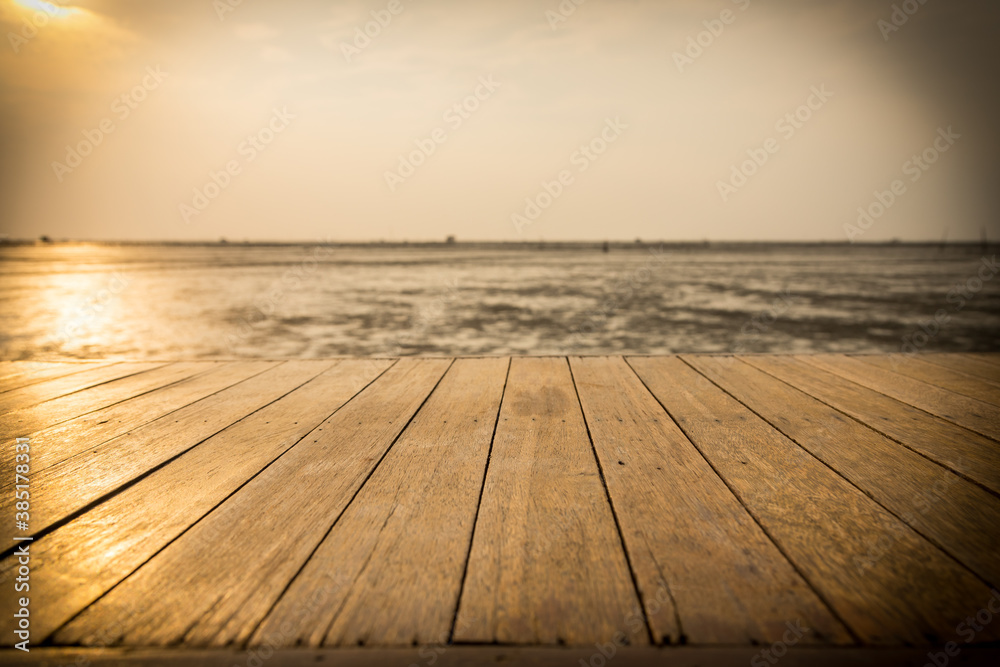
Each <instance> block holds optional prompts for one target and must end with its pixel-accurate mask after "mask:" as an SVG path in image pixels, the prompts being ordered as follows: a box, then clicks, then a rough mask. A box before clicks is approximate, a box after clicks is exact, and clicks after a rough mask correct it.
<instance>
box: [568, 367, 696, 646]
mask: <svg viewBox="0 0 1000 667" xmlns="http://www.w3.org/2000/svg"><path fill="white" fill-rule="evenodd" d="M622 360H623V361H624V357H622ZM625 363H626V364H627V363H628V362H627V361H625ZM566 365H567V366H568V367H569V376H570V379H571V380H572V381H573V391H574V392H576V402H577V403H578V404H579V405H580V413H581V414H582V415H583V427H584V429H586V431H587V440H589V441H590V450H591V451H592V452H593V454H594V460H595V461H597V473H598V475H599V476H600V478H601V485H602V486H603V487H604V495H605V497H606V498H607V500H608V506H609V507H610V508H611V516H612V518H613V519H614V522H615V530H617V531H618V542H619V544H621V548H622V553H624V554H625V563H626V564H627V565H628V572H629V575H630V576H631V578H632V587H633V588H634V589H635V596H636V597H637V598H639V600H640V604H639V609H640V611H641V612H642V621H643V623H644V624H645V625H646V634H647V635H648V638H649V645H650V646H655V645H656V637H655V636H654V635H653V627H652V625H651V624H650V622H649V616H648V614H647V613H646V605H645V604H642V603H641V602H642V593H641V589H640V588H639V581H638V579H637V578H636V574H635V567H634V566H633V565H632V556H631V554H629V551H628V547H627V546H626V545H625V536H624V534H623V533H622V524H621V520H619V518H618V509H617V508H616V507H615V503H614V501H613V500H612V499H611V491H609V490H608V480H607V479H606V478H605V476H604V464H602V463H601V457H600V456H599V455H598V454H597V447H596V446H595V445H594V436H593V435H592V434H591V432H590V420H589V419H588V418H587V413H586V411H585V410H584V409H583V401H582V399H581V398H580V388H579V387H578V386H577V384H576V375H575V374H574V373H573V365H572V364H571V363H569V357H566ZM629 368H631V366H629ZM647 390H648V387H647ZM657 570H658V571H659V572H660V578H661V579H662V580H663V581H664V582H667V585H666V589H667V595H668V596H669V597H670V604H671V606H672V607H673V610H674V622H675V623H677V643H678V644H679V645H684V644H686V643H687V637H686V636H685V634H684V625H683V624H682V623H681V616H680V612H678V610H677V600H675V599H674V593H673V591H672V590H670V585H669V579H667V577H666V576H664V574H663V572H662V570H660V567H659V563H657ZM670 644H671V642H669V641H668V642H667V645H670Z"/></svg>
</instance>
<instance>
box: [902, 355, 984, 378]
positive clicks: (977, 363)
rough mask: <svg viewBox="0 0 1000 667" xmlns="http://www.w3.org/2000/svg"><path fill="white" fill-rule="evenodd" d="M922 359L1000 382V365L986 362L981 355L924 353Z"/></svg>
mask: <svg viewBox="0 0 1000 667" xmlns="http://www.w3.org/2000/svg"><path fill="white" fill-rule="evenodd" d="M919 359H920V360H921V361H925V362H927V363H929V364H934V365H937V366H944V367H945V368H950V369H951V370H953V371H957V372H959V373H965V374H966V375H972V376H975V377H977V378H980V379H983V380H989V381H990V382H993V383H995V384H1000V367H998V366H996V365H994V364H991V363H988V362H985V361H983V359H982V358H981V357H979V356H970V355H965V354H924V355H921V356H920V357H919Z"/></svg>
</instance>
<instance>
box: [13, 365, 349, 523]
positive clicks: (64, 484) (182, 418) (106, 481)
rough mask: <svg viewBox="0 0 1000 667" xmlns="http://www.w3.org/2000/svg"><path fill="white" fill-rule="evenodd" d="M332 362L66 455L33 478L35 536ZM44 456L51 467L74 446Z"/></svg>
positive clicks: (265, 377) (286, 373) (264, 378)
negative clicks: (54, 460)
mask: <svg viewBox="0 0 1000 667" xmlns="http://www.w3.org/2000/svg"><path fill="white" fill-rule="evenodd" d="M329 365H330V362H322V361H320V362H317V361H298V362H288V363H285V364H282V365H280V366H277V367H275V368H273V369H272V370H269V371H266V372H264V373H262V374H260V375H258V376H256V377H253V378H251V379H249V380H247V381H246V382H242V383H240V384H238V385H236V386H234V387H231V388H229V389H227V390H224V391H221V392H219V393H217V394H215V395H213V396H209V397H207V398H205V399H203V400H201V401H198V402H196V403H193V404H191V405H189V406H187V407H186V408H182V409H180V410H177V411H175V412H173V413H172V414H168V415H166V416H164V417H161V418H160V419H157V420H155V421H153V422H150V423H149V424H146V425H145V426H142V427H141V428H138V429H136V430H134V431H132V432H130V433H126V434H124V435H121V436H119V437H117V438H114V439H112V440H109V441H107V442H104V443H101V444H98V445H97V446H95V447H91V448H90V449H88V450H85V451H82V452H78V453H75V454H74V455H72V456H68V457H65V456H63V458H62V460H60V461H59V462H58V463H56V464H55V465H51V466H48V467H45V468H44V469H42V470H40V471H38V472H37V473H34V474H33V477H32V481H31V493H32V498H33V502H32V506H31V532H30V533H29V534H32V535H37V534H38V533H40V532H42V531H43V530H45V529H47V528H49V527H50V526H52V525H53V524H54V523H56V522H57V521H60V520H62V519H64V518H65V517H67V516H69V515H71V514H72V513H73V512H76V511H78V510H80V509H82V508H84V507H86V506H87V505H88V504H89V503H92V502H94V501H96V500H97V499H99V498H101V497H102V496H104V495H106V494H108V493H112V492H114V491H115V490H116V489H118V488H120V487H121V486H123V485H125V484H127V483H129V482H131V481H132V480H134V479H136V478H137V477H139V476H141V475H143V474H145V473H147V472H149V471H150V470H152V469H153V468H155V467H156V466H158V465H160V464H162V463H163V462H164V461H168V460H170V459H171V458H173V457H175V456H178V455H180V454H182V453H184V452H185V451H187V450H188V449H190V448H192V447H194V446H195V445H197V444H198V443H199V442H201V441H202V440H205V439H206V438H210V437H212V436H213V435H215V434H217V433H219V432H221V431H222V430H224V429H225V428H227V427H229V426H230V425H232V424H235V423H237V422H239V421H240V420H241V419H243V418H244V417H245V416H246V415H249V414H252V413H253V412H254V411H256V410H259V409H260V408H262V407H264V406H266V405H267V404H269V403H271V402H272V401H276V400H278V399H279V398H281V397H282V396H283V395H285V394H287V393H288V392H290V391H292V390H294V389H295V388H297V387H300V386H301V385H303V384H304V383H306V382H307V381H308V380H310V379H311V378H313V377H315V376H316V375H318V374H319V373H321V372H322V371H324V370H326V369H327V368H328V367H329ZM63 442H64V446H63V447H56V448H54V453H53V450H52V449H50V450H48V451H45V452H41V451H40V450H38V448H37V447H35V448H34V449H35V450H36V451H38V452H39V455H38V458H40V459H41V460H42V462H43V463H44V462H47V461H48V460H50V459H51V458H55V457H56V456H59V455H60V454H62V455H65V454H68V453H70V452H68V451H67V449H68V448H69V447H73V446H76V445H77V443H76V442H75V441H73V440H66V441H63ZM13 503H14V497H13V496H11V495H2V496H0V521H2V520H6V519H12V518H13V511H14V505H13Z"/></svg>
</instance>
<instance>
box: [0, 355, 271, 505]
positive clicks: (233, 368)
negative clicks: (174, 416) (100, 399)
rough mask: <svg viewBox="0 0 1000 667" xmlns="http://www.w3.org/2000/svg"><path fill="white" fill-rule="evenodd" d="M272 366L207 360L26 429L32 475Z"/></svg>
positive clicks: (4, 484)
mask: <svg viewBox="0 0 1000 667" xmlns="http://www.w3.org/2000/svg"><path fill="white" fill-rule="evenodd" d="M277 364H278V362H276V361H241V362H232V363H222V362H219V363H215V362H212V368H211V369H210V370H208V371H207V372H205V373H201V374H198V375H195V376H193V377H191V378H189V379H187V380H184V381H182V382H178V383H175V384H172V385H170V386H168V387H164V388H162V389H158V390H156V391H153V392H149V393H146V394H143V395H142V396H137V397H136V398H132V399H129V400H127V401H123V402H121V403H117V404H115V405H111V406H108V407H106V408H102V409H100V410H96V411H94V412H90V413H88V414H86V415H82V416H80V417H77V418H76V419H71V420H69V421H67V422H63V423H61V424H58V425H56V426H53V427H51V428H47V429H45V430H43V431H39V432H36V433H32V434H31V446H32V449H33V450H34V452H33V453H32V458H31V471H32V474H37V473H39V472H41V471H42V470H44V469H45V468H48V467H49V466H52V465H55V464H56V463H59V462H60V461H62V460H65V459H67V458H69V457H70V456H73V455H75V454H78V453H80V452H81V451H87V450H88V449H93V448H94V447H96V446H98V445H101V444H103V443H105V442H107V441H108V440H111V439H113V438H116V437H118V436H119V435H122V434H124V433H127V432H129V431H132V430H133V429H136V428H139V427H140V426H143V425H145V424H148V423H150V422H153V421H155V420H156V419H159V418H160V417H162V416H164V415H167V414H170V413H171V412H174V411H175V410H179V409H180V408H183V407H185V406H187V405H191V404H192V403H196V402H197V401H199V400H201V399H203V398H206V397H208V396H211V395H212V394H214V393H216V392H219V391H222V390H223V389H226V388H228V387H231V386H233V385H236V384H239V383H240V382H243V381H244V380H247V379H249V378H251V377H253V376H254V375H258V374H259V373H263V372H264V371H266V370H268V369H269V368H274V367H275V366H277ZM43 405H44V404H43ZM15 414H17V413H15ZM2 420H3V418H2V417H0V421H2ZM0 482H2V483H0V486H6V485H7V484H9V483H10V482H9V481H8V480H0Z"/></svg>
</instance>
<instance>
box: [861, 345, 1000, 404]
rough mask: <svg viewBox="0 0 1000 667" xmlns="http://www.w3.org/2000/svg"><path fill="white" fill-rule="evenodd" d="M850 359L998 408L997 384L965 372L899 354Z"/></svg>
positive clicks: (999, 387) (999, 396)
mask: <svg viewBox="0 0 1000 667" xmlns="http://www.w3.org/2000/svg"><path fill="white" fill-rule="evenodd" d="M853 358H854V359H860V360H861V361H863V362H865V363H866V364H868V365H870V366H875V367H876V368H881V369H884V370H888V371H892V372H894V373H900V374H901V375H905V376H907V377H909V378H913V379H915V380H920V381H921V382H926V383H927V384H930V385H934V386H935V387H941V388H942V389H947V390H948V391H953V392H955V393H956V394H962V395H963V396H968V397H970V398H975V399H978V400H980V401H984V402H986V403H992V404H993V405H1000V384H996V383H994V382H990V381H988V380H983V379H980V378H976V377H971V376H969V375H966V374H965V373H959V372H958V371H954V370H951V369H949V368H944V367H942V366H938V365H936V364H930V363H927V362H926V361H921V360H920V359H917V358H915V357H912V356H907V355H902V354H893V355H884V354H880V355H861V356H857V357H853Z"/></svg>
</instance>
